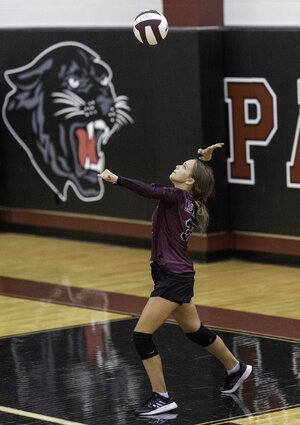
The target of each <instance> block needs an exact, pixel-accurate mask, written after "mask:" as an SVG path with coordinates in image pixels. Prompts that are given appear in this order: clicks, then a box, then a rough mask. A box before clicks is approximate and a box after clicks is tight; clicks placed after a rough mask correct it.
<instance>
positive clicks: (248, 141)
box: [224, 78, 277, 184]
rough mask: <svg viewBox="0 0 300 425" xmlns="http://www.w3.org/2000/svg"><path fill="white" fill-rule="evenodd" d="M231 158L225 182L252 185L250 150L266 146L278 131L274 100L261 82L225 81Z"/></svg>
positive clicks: (257, 80)
mask: <svg viewBox="0 0 300 425" xmlns="http://www.w3.org/2000/svg"><path fill="white" fill-rule="evenodd" d="M224 92H225V101H226V103H228V121H229V142H230V157H229V159H228V160H227V173H228V181H229V182H230V183H237V184H255V163H254V160H253V159H251V151H250V148H251V146H254V145H256V146H267V145H268V144H269V143H270V141H271V140H272V137H273V136H274V134H275V132H276V131H277V98H276V95H275V93H274V92H273V90H272V88H271V87H270V85H269V83H268V82H267V80H266V79H264V78H225V80H224Z"/></svg>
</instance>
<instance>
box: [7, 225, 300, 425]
mask: <svg viewBox="0 0 300 425" xmlns="http://www.w3.org/2000/svg"><path fill="white" fill-rule="evenodd" d="M148 259H149V251H148V250H143V249H134V248H127V247H120V246H115V245H106V244H96V243H87V242H78V241H70V240H63V239H55V238H47V237H41V236H29V235H20V234H13V233H0V319H1V328H0V347H1V348H0V365H1V366H0V367H1V380H0V388H1V399H2V400H1V403H0V404H1V405H0V423H1V424H3V425H9V424H15V425H19V424H26V425H31V424H37V425H39V424H40V425H41V424H42V425H45V424H52V423H56V424H65V425H68V424H69V425H74V424H78V425H98V424H101V425H111V424H113V425H118V424H122V425H134V424H143V423H145V424H160V425H162V424H174V425H185V424H186V425H199V424H235V425H238V424H239V425H244V424H249V425H250V424H272V425H296V424H298V423H300V345H299V341H300V326H299V324H300V320H299V319H300V311H299V305H300V291H299V281H300V268H297V267H294V268H293V267H286V266H276V265H266V264H259V263H250V262H242V261H235V260H230V261H224V262H218V263H210V264H200V263H196V264H195V268H196V287H195V297H194V302H195V304H197V306H198V310H199V314H200V317H201V318H202V320H203V322H204V323H205V324H207V325H209V326H211V327H213V328H215V329H217V330H218V333H219V334H220V336H222V338H223V339H224V340H225V342H226V344H227V345H228V346H229V348H230V349H231V350H232V351H233V352H234V353H235V354H236V355H237V356H238V357H240V358H242V359H243V360H245V361H246V362H249V363H251V364H252V365H253V367H254V370H253V374H252V375H251V378H250V379H248V380H247V381H246V383H245V384H244V386H243V387H242V388H241V389H240V390H239V391H238V393H236V394H235V395H234V396H231V397H228V396H227V397H226V396H220V393H219V389H218V388H219V386H221V385H222V384H223V378H224V376H223V375H224V371H223V369H222V367H221V365H220V364H218V362H217V361H216V360H215V359H213V358H212V357H211V356H209V355H208V354H207V352H206V351H205V350H204V349H201V348H199V347H197V346H196V345H193V344H192V343H191V342H190V341H188V340H186V339H185V338H184V336H183V334H182V333H181V331H180V329H179V328H178V326H177V325H176V324H175V323H174V322H173V321H172V318H170V321H168V323H166V324H165V325H164V326H162V328H161V329H160V330H159V331H158V332H157V334H156V335H155V340H156V345H157V346H158V349H159V351H160V353H161V355H162V357H163V360H164V364H165V374H166V379H167V383H168V387H169V390H170V391H171V392H172V393H173V395H174V398H175V399H176V402H177V404H178V405H179V408H178V410H177V411H175V412H169V413H168V414H165V415H159V416H157V417H153V418H147V419H145V418H136V417H135V416H134V415H133V410H134V407H135V406H136V405H138V404H140V402H141V401H143V399H144V398H145V397H147V396H148V392H149V384H148V382H147V379H146V377H145V374H144V371H143V369H142V365H141V362H140V360H139V359H138V357H137V355H136V353H135V352H134V350H133V348H132V346H131V343H130V334H131V332H132V330H133V328H134V325H135V323H136V320H137V319H136V318H137V316H138V315H139V313H140V312H141V310H142V308H143V305H144V304H145V302H146V300H147V296H148V294H149V292H150V290H151V287H152V283H151V278H150V273H149V266H148Z"/></svg>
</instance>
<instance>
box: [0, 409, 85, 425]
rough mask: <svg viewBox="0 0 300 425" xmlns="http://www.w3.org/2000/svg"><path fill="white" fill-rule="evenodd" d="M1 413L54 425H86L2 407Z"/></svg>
mask: <svg viewBox="0 0 300 425" xmlns="http://www.w3.org/2000/svg"><path fill="white" fill-rule="evenodd" d="M0 412H4V413H10V414H11V415H18V416H25V417H27V418H33V419H39V420H41V421H48V422H50V423H52V424H60V425H85V424H82V423H79V422H71V421H66V420H65V419H59V418H52V417H51V416H44V415H39V414H38V413H31V412H25V411H24V410H17V409H12V408H11V407H5V406H0Z"/></svg>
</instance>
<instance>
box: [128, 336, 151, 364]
mask: <svg viewBox="0 0 300 425" xmlns="http://www.w3.org/2000/svg"><path fill="white" fill-rule="evenodd" d="M131 341H132V342H133V345H134V346H135V349H136V351H137V352H138V354H139V355H140V357H141V359H142V360H146V359H150V358H151V357H154V356H156V355H157V354H158V351H157V349H156V347H155V345H154V343H153V341H152V335H151V334H146V333H143V332H133V334H132V338H131Z"/></svg>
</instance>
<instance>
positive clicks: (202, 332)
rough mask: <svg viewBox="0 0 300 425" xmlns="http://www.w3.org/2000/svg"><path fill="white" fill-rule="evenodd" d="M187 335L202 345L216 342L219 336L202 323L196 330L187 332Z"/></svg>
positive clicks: (206, 345) (205, 345)
mask: <svg viewBox="0 0 300 425" xmlns="http://www.w3.org/2000/svg"><path fill="white" fill-rule="evenodd" d="M186 336H187V337H188V338H189V339H190V340H191V341H193V342H195V343H196V344H198V345H202V347H208V346H209V345H211V344H212V343H213V342H215V340H216V338H217V335H216V334H215V333H214V332H213V331H211V330H210V329H208V328H207V327H206V326H204V325H203V324H202V323H201V326H200V328H199V329H198V330H197V331H196V332H189V333H186Z"/></svg>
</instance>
